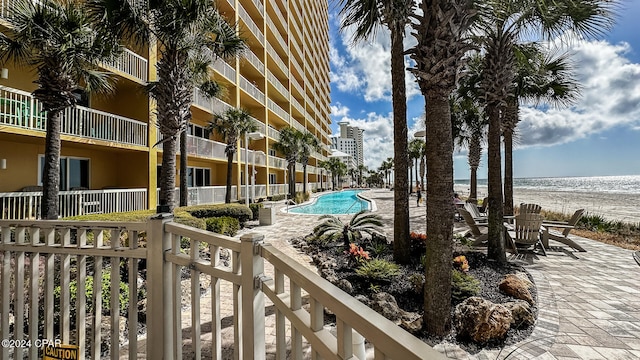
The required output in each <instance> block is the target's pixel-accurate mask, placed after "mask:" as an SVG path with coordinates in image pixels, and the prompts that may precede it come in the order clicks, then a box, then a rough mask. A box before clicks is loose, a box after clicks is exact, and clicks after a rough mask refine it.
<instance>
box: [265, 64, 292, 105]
mask: <svg viewBox="0 0 640 360" xmlns="http://www.w3.org/2000/svg"><path fill="white" fill-rule="evenodd" d="M267 79H268V80H269V82H270V83H271V84H273V86H274V87H275V88H276V89H277V90H278V91H279V92H280V94H282V96H284V97H285V98H286V99H288V98H289V90H288V89H287V87H286V86H284V85H282V83H281V82H280V80H278V78H277V77H276V76H275V75H273V73H272V72H271V71H269V70H267Z"/></svg>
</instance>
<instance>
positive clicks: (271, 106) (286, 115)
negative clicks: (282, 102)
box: [269, 99, 289, 122]
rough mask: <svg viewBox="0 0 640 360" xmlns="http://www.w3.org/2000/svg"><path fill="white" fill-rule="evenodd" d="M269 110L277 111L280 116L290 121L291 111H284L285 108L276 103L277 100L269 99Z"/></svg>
mask: <svg viewBox="0 0 640 360" xmlns="http://www.w3.org/2000/svg"><path fill="white" fill-rule="evenodd" d="M269 110H271V111H273V112H274V113H276V114H277V115H278V116H280V117H281V118H282V119H284V120H285V121H286V122H289V113H287V112H286V111H284V109H283V108H281V107H280V106H279V105H278V104H276V103H275V101H273V100H271V99H269Z"/></svg>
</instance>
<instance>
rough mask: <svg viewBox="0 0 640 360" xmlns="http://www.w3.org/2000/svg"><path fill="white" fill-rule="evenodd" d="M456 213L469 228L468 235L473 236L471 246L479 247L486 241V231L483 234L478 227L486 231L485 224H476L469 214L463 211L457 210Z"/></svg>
mask: <svg viewBox="0 0 640 360" xmlns="http://www.w3.org/2000/svg"><path fill="white" fill-rule="evenodd" d="M458 212H459V213H460V215H462V218H463V219H464V221H465V222H466V223H467V226H469V233H470V234H471V236H473V240H474V241H473V243H472V244H471V246H481V245H482V243H483V242H486V241H487V239H488V235H487V233H486V231H485V232H483V231H482V230H480V226H482V227H484V228H485V229H486V226H487V224H486V223H478V222H476V221H475V220H474V219H473V217H472V216H471V214H469V212H468V211H467V210H465V209H458Z"/></svg>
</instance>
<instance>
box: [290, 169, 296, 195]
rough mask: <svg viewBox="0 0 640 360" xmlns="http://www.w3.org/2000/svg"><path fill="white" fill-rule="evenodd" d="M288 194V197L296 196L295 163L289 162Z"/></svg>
mask: <svg viewBox="0 0 640 360" xmlns="http://www.w3.org/2000/svg"><path fill="white" fill-rule="evenodd" d="M289 196H290V199H295V198H296V163H295V162H290V163H289Z"/></svg>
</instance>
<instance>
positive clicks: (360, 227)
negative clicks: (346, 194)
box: [313, 210, 384, 249]
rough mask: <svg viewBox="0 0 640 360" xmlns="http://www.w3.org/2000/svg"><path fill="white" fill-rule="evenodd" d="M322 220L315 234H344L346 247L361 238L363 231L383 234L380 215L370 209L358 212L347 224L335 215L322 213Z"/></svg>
mask: <svg viewBox="0 0 640 360" xmlns="http://www.w3.org/2000/svg"><path fill="white" fill-rule="evenodd" d="M320 220H325V221H324V222H323V223H321V224H319V225H318V226H316V227H315V228H313V234H314V235H315V236H318V237H320V236H339V235H342V242H343V244H344V247H345V249H348V248H349V244H351V243H353V242H355V240H356V239H360V238H361V237H362V233H367V234H369V235H372V234H378V235H382V234H381V233H380V230H381V228H382V227H383V226H384V224H383V223H382V218H381V217H380V215H376V214H373V213H371V212H370V211H369V210H362V211H360V212H358V213H357V214H355V215H354V216H353V217H352V218H351V220H350V221H349V222H348V223H346V224H345V223H343V222H342V220H340V218H338V217H337V216H334V215H322V216H321V217H320Z"/></svg>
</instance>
